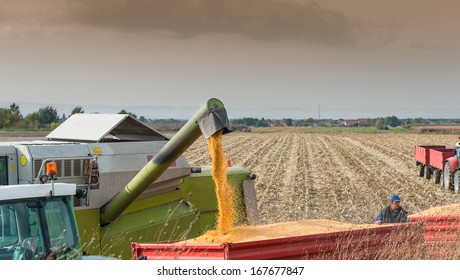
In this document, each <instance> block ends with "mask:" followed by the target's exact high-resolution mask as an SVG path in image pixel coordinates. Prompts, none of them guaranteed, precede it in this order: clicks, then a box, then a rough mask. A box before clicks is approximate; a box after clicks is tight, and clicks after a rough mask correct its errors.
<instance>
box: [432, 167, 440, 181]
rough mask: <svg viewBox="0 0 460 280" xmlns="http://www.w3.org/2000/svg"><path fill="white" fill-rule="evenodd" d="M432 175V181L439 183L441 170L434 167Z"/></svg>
mask: <svg viewBox="0 0 460 280" xmlns="http://www.w3.org/2000/svg"><path fill="white" fill-rule="evenodd" d="M433 175H434V183H435V184H439V182H441V170H439V169H436V170H435V171H434V172H433Z"/></svg>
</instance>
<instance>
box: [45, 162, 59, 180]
mask: <svg viewBox="0 0 460 280" xmlns="http://www.w3.org/2000/svg"><path fill="white" fill-rule="evenodd" d="M57 174H58V173H57V166H56V162H54V161H52V162H48V163H47V164H46V175H48V176H54V175H57Z"/></svg>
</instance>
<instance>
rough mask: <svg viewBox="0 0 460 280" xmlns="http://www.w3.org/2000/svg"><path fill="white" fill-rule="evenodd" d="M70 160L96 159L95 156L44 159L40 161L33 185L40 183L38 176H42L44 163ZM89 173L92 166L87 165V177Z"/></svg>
mask: <svg viewBox="0 0 460 280" xmlns="http://www.w3.org/2000/svg"><path fill="white" fill-rule="evenodd" d="M72 159H83V160H85V159H88V160H95V159H97V156H84V157H64V158H61V157H60V158H46V159H44V160H43V161H42V164H41V165H40V169H39V170H38V173H37V177H36V178H35V182H34V183H35V184H38V183H39V181H40V176H41V175H42V173H43V170H44V168H45V167H44V166H45V165H46V163H48V162H51V161H54V160H72ZM91 171H92V166H91V165H89V172H88V176H90V175H91ZM90 183H91V182H88V185H89V184H90Z"/></svg>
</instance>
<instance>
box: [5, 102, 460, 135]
mask: <svg viewBox="0 0 460 280" xmlns="http://www.w3.org/2000/svg"><path fill="white" fill-rule="evenodd" d="M84 112H85V111H84V109H83V108H82V107H81V106H76V107H74V108H73V110H72V111H71V112H70V114H69V116H70V115H73V114H79V113H84ZM118 113H119V114H129V115H131V116H132V117H134V118H136V119H137V115H136V114H134V113H131V112H127V111H126V110H124V109H123V110H121V111H120V112H118ZM66 119H67V117H66V115H65V114H63V115H62V116H61V117H59V115H58V113H57V109H56V108H54V107H52V106H46V107H43V108H40V109H39V110H38V111H36V112H32V113H30V114H28V115H27V116H25V117H24V116H23V115H22V114H21V110H20V108H19V106H18V105H17V104H16V103H12V104H11V105H10V106H9V108H0V129H28V130H36V129H54V128H56V127H57V126H59V124H60V123H62V122H63V121H65V120H66ZM139 121H141V122H143V123H146V124H148V125H151V126H153V127H156V128H158V129H160V130H178V129H180V128H181V127H182V126H183V125H184V124H185V123H186V120H177V119H153V120H152V119H146V118H145V117H144V116H140V117H139ZM231 123H232V125H239V126H248V127H269V126H361V127H398V126H410V125H424V124H425V125H427V124H429V125H436V124H460V119H423V118H405V119H399V118H397V117H396V116H388V117H379V118H361V119H354V120H344V119H338V120H334V119H321V120H318V119H313V118H308V119H292V118H283V119H265V118H261V119H258V118H239V119H232V120H231Z"/></svg>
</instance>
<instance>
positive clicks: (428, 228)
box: [409, 215, 460, 260]
mask: <svg viewBox="0 0 460 280" xmlns="http://www.w3.org/2000/svg"><path fill="white" fill-rule="evenodd" d="M409 221H410V222H417V223H421V224H423V225H424V228H425V236H424V240H425V241H424V243H425V247H426V251H427V256H428V257H429V258H430V259H435V260H445V259H458V258H459V257H460V215H438V216H411V217H409Z"/></svg>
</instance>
